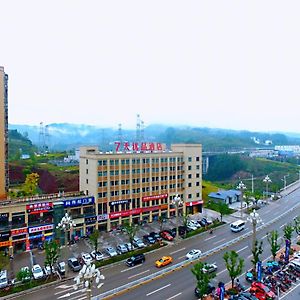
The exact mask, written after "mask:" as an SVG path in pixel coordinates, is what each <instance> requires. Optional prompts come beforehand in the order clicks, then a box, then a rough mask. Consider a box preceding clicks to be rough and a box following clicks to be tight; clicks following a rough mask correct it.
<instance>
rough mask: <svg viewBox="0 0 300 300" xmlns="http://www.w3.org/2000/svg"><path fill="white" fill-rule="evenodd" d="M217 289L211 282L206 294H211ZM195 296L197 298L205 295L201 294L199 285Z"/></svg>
mask: <svg viewBox="0 0 300 300" xmlns="http://www.w3.org/2000/svg"><path fill="white" fill-rule="evenodd" d="M215 289H216V288H215V287H214V286H213V285H212V284H211V283H209V284H208V285H207V291H206V292H205V294H211V293H212V292H213V291H214V290H215ZM195 296H196V297H197V298H201V297H202V296H203V295H201V293H200V290H199V289H198V288H197V287H196V288H195Z"/></svg>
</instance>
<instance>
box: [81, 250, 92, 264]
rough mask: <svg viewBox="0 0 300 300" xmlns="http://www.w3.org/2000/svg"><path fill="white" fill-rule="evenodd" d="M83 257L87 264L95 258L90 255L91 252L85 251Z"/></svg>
mask: <svg viewBox="0 0 300 300" xmlns="http://www.w3.org/2000/svg"><path fill="white" fill-rule="evenodd" d="M81 258H82V260H83V262H84V263H85V264H87V265H88V264H90V263H91V262H92V261H93V259H92V257H91V256H90V254H89V253H85V252H82V253H81Z"/></svg>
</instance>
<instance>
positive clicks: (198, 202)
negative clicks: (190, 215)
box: [185, 200, 203, 206]
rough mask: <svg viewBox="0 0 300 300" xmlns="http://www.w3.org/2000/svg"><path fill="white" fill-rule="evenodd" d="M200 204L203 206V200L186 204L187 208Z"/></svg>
mask: <svg viewBox="0 0 300 300" xmlns="http://www.w3.org/2000/svg"><path fill="white" fill-rule="evenodd" d="M199 204H203V200H199V201H191V202H186V203H185V205H186V206H195V205H199Z"/></svg>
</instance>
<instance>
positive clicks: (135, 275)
mask: <svg viewBox="0 0 300 300" xmlns="http://www.w3.org/2000/svg"><path fill="white" fill-rule="evenodd" d="M149 271H150V270H149V269H148V270H146V271H143V272H141V273H138V274H134V275H132V276H129V277H128V279H131V278H134V277H137V276H140V275H142V274H145V273H147V272H149Z"/></svg>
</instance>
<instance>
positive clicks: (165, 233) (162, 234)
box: [160, 231, 174, 241]
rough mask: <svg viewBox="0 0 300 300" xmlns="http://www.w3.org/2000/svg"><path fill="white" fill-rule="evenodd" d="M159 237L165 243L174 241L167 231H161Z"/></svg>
mask: <svg viewBox="0 0 300 300" xmlns="http://www.w3.org/2000/svg"><path fill="white" fill-rule="evenodd" d="M160 236H161V237H162V238H163V239H165V240H167V241H173V239H174V238H173V237H172V235H171V234H170V233H168V232H167V231H161V232H160Z"/></svg>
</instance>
